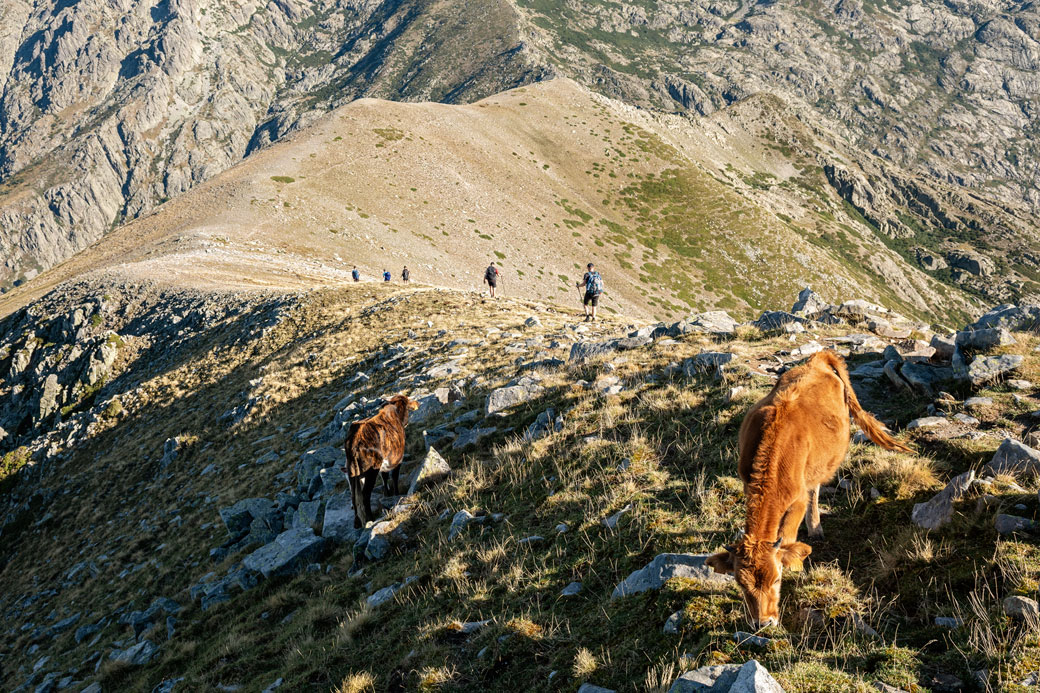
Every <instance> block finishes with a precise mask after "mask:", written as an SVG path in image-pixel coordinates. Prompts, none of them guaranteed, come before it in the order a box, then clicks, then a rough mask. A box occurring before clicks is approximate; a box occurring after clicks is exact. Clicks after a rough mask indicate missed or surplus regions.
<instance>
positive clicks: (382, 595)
mask: <svg viewBox="0 0 1040 693" xmlns="http://www.w3.org/2000/svg"><path fill="white" fill-rule="evenodd" d="M418 579H419V578H418V576H416V575H410V576H408V577H406V578H405V579H404V580H402V581H401V582H395V583H394V584H392V585H387V586H386V587H384V588H383V589H381V590H377V591H376V592H373V593H372V594H370V595H369V596H368V597H366V598H365V601H366V602H368V605H369V606H371V607H377V606H382V605H383V604H386V603H387V602H388V601H390V600H391V599H393V598H394V595H395V594H397V593H398V592H400V591H401V590H403V589H404V588H405V587H407V586H408V585H410V584H412V583H413V582H415V581H416V580H418Z"/></svg>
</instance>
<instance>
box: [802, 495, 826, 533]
mask: <svg viewBox="0 0 1040 693" xmlns="http://www.w3.org/2000/svg"><path fill="white" fill-rule="evenodd" d="M805 529H806V531H807V532H808V533H809V536H810V537H822V536H823V525H822V524H820V485H819V484H817V485H816V486H813V487H812V488H810V489H809V508H808V510H806V512H805Z"/></svg>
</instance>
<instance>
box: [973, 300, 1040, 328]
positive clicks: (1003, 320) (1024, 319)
mask: <svg viewBox="0 0 1040 693" xmlns="http://www.w3.org/2000/svg"><path fill="white" fill-rule="evenodd" d="M1038 324H1040V306H1035V305H1022V306H1016V305H1013V304H1010V303H1005V304H1004V305H1000V306H996V307H994V308H991V309H990V310H989V311H987V312H986V313H985V314H984V315H983V316H982V317H981V318H979V319H978V320H976V321H975V322H973V323H972V324H970V325H968V326H967V327H966V328H965V329H967V330H981V329H985V328H987V327H1004V328H1006V329H1008V330H1011V331H1012V332H1022V331H1026V330H1032V329H1035V328H1036V326H1037V325H1038Z"/></svg>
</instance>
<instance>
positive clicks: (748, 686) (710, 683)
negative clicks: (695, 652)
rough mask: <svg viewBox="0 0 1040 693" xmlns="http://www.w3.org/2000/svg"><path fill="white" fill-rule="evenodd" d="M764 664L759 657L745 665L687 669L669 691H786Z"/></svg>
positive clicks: (678, 692) (760, 692)
mask: <svg viewBox="0 0 1040 693" xmlns="http://www.w3.org/2000/svg"><path fill="white" fill-rule="evenodd" d="M783 691H784V689H783V688H781V686H780V684H779V683H777V681H776V679H774V678H773V677H772V676H771V675H770V673H769V672H768V671H766V669H765V667H763V666H762V665H761V664H759V663H758V661H757V660H754V659H752V660H749V661H747V662H745V663H744V664H743V665H740V664H722V665H716V666H709V667H701V668H700V669H696V670H694V671H687V672H686V673H684V674H683V675H682V676H680V677H679V678H678V679H677V680H676V681H675V683H674V684H672V687H671V688H670V689H668V693H707V692H710V693H727V692H729V693H783Z"/></svg>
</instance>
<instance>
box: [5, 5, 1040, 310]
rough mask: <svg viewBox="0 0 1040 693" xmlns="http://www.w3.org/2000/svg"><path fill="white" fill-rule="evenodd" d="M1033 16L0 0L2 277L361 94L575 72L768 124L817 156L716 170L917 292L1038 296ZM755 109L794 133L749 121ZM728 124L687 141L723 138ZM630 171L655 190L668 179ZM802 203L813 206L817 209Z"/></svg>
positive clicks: (775, 212) (509, 83)
mask: <svg viewBox="0 0 1040 693" xmlns="http://www.w3.org/2000/svg"><path fill="white" fill-rule="evenodd" d="M1038 38H1040V12H1038V11H1037V9H1036V8H1035V7H1033V6H1032V5H1019V4H1011V3H1002V2H984V1H980V2H957V1H955V0H951V1H949V2H942V3H940V2H926V3H917V4H910V3H901V2H888V3H883V2H860V1H858V0H839V1H838V2H837V3H829V2H828V3H822V2H813V1H805V2H799V3H758V4H751V3H741V2H738V1H736V0H716V1H714V2H703V1H701V0H695V1H694V2H684V3H671V2H657V3H649V2H643V3H634V4H618V3H608V2H591V1H585V0H569V1H568V2H565V3H550V2H545V1H544V0H524V1H523V2H519V3H512V2H508V1H505V0H501V1H499V0H479V1H477V2H467V3H448V2H433V3H420V2H417V1H416V2H407V1H406V2H366V3H362V2H357V3H345V2H309V3H308V2H292V1H289V0H286V1H282V2H273V3H269V4H261V3H245V4H242V3H234V4H233V3H223V2H216V3H205V4H202V3H195V2H189V1H180V2H176V1H172V0H164V1H163V2H160V3H158V4H154V5H153V4H146V3H135V2H126V3H124V4H122V5H118V6H116V5H111V4H110V3H103V2H99V1H97V0H80V1H79V2H69V1H66V0H61V1H60V2H54V1H49V2H42V1H41V2H34V3H29V2H22V1H19V0H14V1H13V2H7V3H5V4H4V5H3V7H2V8H0V80H2V83H3V87H2V89H3V96H2V99H0V261H2V263H3V264H2V266H0V285H2V286H4V287H10V286H11V285H12V284H15V283H21V282H22V281H24V280H26V279H28V278H31V277H33V276H35V275H36V274H37V273H38V272H39V271H41V270H44V269H47V268H49V267H51V266H53V265H54V264H56V263H58V262H61V261H62V260H64V259H66V258H68V257H70V256H71V255H72V254H74V253H75V252H77V251H78V250H80V249H82V248H84V247H86V246H88V245H90V244H91V243H93V242H94V241H96V240H97V239H98V238H100V237H101V236H102V235H104V234H105V233H107V232H108V231H111V230H112V229H115V228H117V227H119V226H121V225H123V224H124V223H125V222H127V221H128V220H131V219H134V218H137V217H139V216H141V215H142V214H145V213H147V212H150V211H151V210H153V209H154V208H155V207H157V206H158V205H160V204H161V203H163V202H165V201H167V200H169V199H172V198H175V197H177V196H179V195H181V194H182V193H184V192H186V191H187V190H189V189H191V188H193V187H194V186H196V185H198V184H199V183H200V182H202V181H205V180H207V179H210V178H212V177H214V176H216V175H217V174H219V173H220V172H222V171H224V170H226V169H228V168H229V167H231V166H232V165H234V164H235V163H236V162H238V161H241V160H242V159H243V158H246V157H248V156H250V155H251V154H253V153H254V152H257V151H259V150H261V149H263V148H264V147H265V146H266V145H267V144H269V143H270V142H272V141H276V140H280V139H283V138H284V137H285V136H286V135H287V134H288V133H291V132H293V131H296V130H299V129H300V128H302V127H304V126H306V125H308V124H310V123H313V122H315V121H316V119H318V118H320V117H321V115H322V114H324V113H326V112H327V111H329V110H330V109H333V108H336V107H339V106H342V105H343V104H345V103H347V102H349V101H352V100H354V99H356V98H358V97H361V96H376V97H380V98H385V99H391V100H401V101H425V100H432V101H442V102H448V103H466V102H472V101H475V100H477V99H479V98H483V97H486V96H488V95H490V94H494V93H497V92H499V91H502V90H504V89H508V88H512V87H516V86H520V85H525V84H530V83H533V82H537V81H542V80H545V79H547V78H550V77H554V76H569V77H572V78H573V79H575V80H576V81H577V82H578V83H580V84H582V85H584V86H585V87H587V88H589V89H591V90H593V91H597V92H600V93H602V94H605V95H608V96H610V97H612V98H615V99H619V100H621V101H623V102H626V103H628V104H631V105H633V106H638V107H642V108H645V109H650V110H654V111H663V112H676V113H679V114H680V115H681V116H682V118H681V119H677V120H675V121H674V122H672V124H671V125H669V127H670V128H673V129H675V130H682V129H683V128H684V127H687V126H688V127H689V128H690V132H692V133H698V132H700V133H704V132H708V131H711V130H713V129H717V128H718V127H725V125H724V123H725V122H726V121H727V120H728V119H730V118H731V116H730V115H725V116H723V117H722V118H721V119H719V117H718V114H719V112H720V111H721V112H723V113H726V112H727V111H729V110H731V109H732V108H734V106H737V107H739V108H743V111H742V112H740V113H739V114H738V115H736V116H733V117H735V119H736V120H737V121H739V122H740V123H741V127H742V129H743V131H744V132H745V133H747V134H749V135H751V139H749V140H748V141H746V142H741V141H740V140H739V137H728V138H726V139H727V141H726V142H725V144H724V146H725V147H729V148H730V151H732V150H733V148H737V149H746V150H747V151H748V152H750V151H751V150H752V149H754V147H756V146H758V145H759V144H762V142H760V141H759V139H760V138H764V140H763V141H764V142H771V146H772V147H773V148H774V151H775V153H776V154H777V155H778V156H779V157H782V158H788V159H790V160H791V166H800V167H801V168H799V169H798V170H797V171H795V170H791V169H785V170H783V171H777V170H771V169H769V167H767V166H763V167H761V168H759V169H754V166H755V163H754V162H755V157H748V156H745V157H744V159H745V160H746V161H747V162H748V165H750V166H751V167H752V169H751V170H749V171H744V172H742V173H741V175H742V176H744V178H746V180H743V181H740V182H739V183H735V182H734V181H735V180H736V174H734V176H733V179H734V180H733V181H726V180H725V178H724V177H723V176H720V175H719V174H718V173H715V172H712V173H711V175H712V176H716V177H718V178H720V180H723V184H724V185H730V186H734V185H735V186H737V187H739V188H741V189H746V190H745V192H746V193H747V194H746V195H745V196H746V197H749V198H750V197H753V198H754V202H755V205H756V206H758V207H759V208H761V209H763V210H765V211H766V212H767V213H768V214H769V216H771V217H773V218H775V219H776V220H778V221H777V223H779V224H780V226H781V227H785V228H786V227H790V228H792V229H793V228H794V227H797V228H798V229H800V230H801V231H794V232H795V233H803V235H805V236H806V238H808V239H809V241H810V242H811V243H813V244H815V246H816V247H820V248H825V249H826V252H827V253H829V254H830V255H832V256H834V255H835V254H837V255H839V256H849V257H852V256H856V255H857V253H859V254H862V253H861V252H860V251H854V250H853V249H854V247H859V246H860V245H861V244H862V247H863V248H867V247H871V245H876V246H877V247H878V248H883V249H884V252H881V251H879V252H871V253H867V254H866V255H869V257H871V258H873V259H872V260H870V261H868V262H867V264H866V265H862V267H864V268H865V269H866V270H867V271H873V272H879V270H877V266H881V265H884V266H886V267H887V269H886V270H885V272H887V273H888V274H891V275H894V274H895V273H894V272H893V271H892V269H891V268H892V267H897V268H898V269H899V273H901V274H904V275H907V276H915V277H916V276H918V275H921V276H923V274H922V272H921V270H923V271H924V272H926V273H928V274H930V275H931V276H932V279H927V280H917V279H915V280H913V281H910V282H909V283H910V284H914V282H917V283H918V284H920V285H921V286H920V288H919V289H915V291H916V293H917V294H918V295H917V297H913V296H912V292H910V291H908V290H907V285H904V286H901V287H899V288H896V287H895V286H891V285H888V284H886V285H887V286H889V287H890V290H894V291H896V292H897V293H899V292H903V293H904V294H905V296H904V297H903V298H901V299H900V300H901V301H902V302H904V303H906V304H909V305H915V304H916V307H917V310H918V311H924V312H932V313H935V312H941V311H938V306H939V305H940V304H942V305H947V304H948V305H949V306H953V305H954V304H956V305H957V306H959V307H958V310H961V309H966V308H967V307H968V306H970V305H971V302H972V301H973V300H975V298H981V299H983V300H985V301H988V302H994V301H998V300H1011V299H1016V298H1020V297H1023V296H1035V295H1037V293H1038V287H1040V285H1038V284H1037V283H1036V280H1038V279H1040V242H1038V238H1037V227H1036V225H1035V224H1034V223H1033V222H1032V217H1033V215H1034V213H1035V212H1036V211H1037V209H1038V207H1040V189H1038V186H1037V175H1036V173H1037V162H1038V161H1040V157H1038V153H1037V144H1036V128H1037V122H1038V120H1037V117H1036V108H1037V103H1038V101H1037V96H1038V94H1040V78H1038V77H1037V76H1036V75H1037V67H1038V63H1040V42H1038ZM749 103H750V104H754V105H750V106H748V105H745V106H743V107H742V106H741V104H749ZM763 104H769V106H768V108H766V107H764V106H763ZM755 109H758V110H760V111H762V112H763V113H768V114H770V115H769V118H771V119H774V120H775V121H776V123H784V124H785V125H784V127H783V128H782V131H783V133H784V136H789V137H793V138H795V139H790V140H778V139H776V137H777V136H778V135H779V134H781V133H780V132H774V131H772V130H773V128H766V127H764V125H765V123H766V120H763V121H762V123H761V125H762V127H757V126H756V127H752V126H753V125H754V123H753V122H752V121H750V120H748V116H747V113H749V112H751V111H753V110H755ZM709 116H712V117H715V120H705V119H706V118H708V117H709ZM684 119H685V120H686V121H692V122H689V123H688V125H687V124H684ZM720 123H722V124H723V125H719V124H720ZM541 125H542V124H538V126H539V128H540V127H541ZM530 127H534V124H531V125H530ZM752 131H753V132H752ZM795 133H802V135H797V134H795ZM556 134H557V136H560V137H564V138H566V137H567V135H568V133H567V132H565V131H560V132H557V133H556ZM720 136H725V132H724V131H720ZM799 137H801V139H797V138H799ZM770 138H773V140H770ZM560 144H561V146H562V144H563V143H562V142H561V143H560ZM711 146H714V145H712V144H711V143H710V142H707V143H706V144H705V145H704V147H707V148H702V149H701V151H700V153H699V154H696V155H692V154H690V153H689V152H683V153H682V156H683V157H685V158H686V159H688V160H690V161H700V162H701V163H704V162H705V161H706V160H708V159H711V160H715V161H716V162H717V161H721V160H722V159H724V158H725V156H724V155H723V153H722V152H721V150H720V151H716V152H712V151H710V147H711ZM677 151H681V149H680V150H677ZM506 155H507V156H508V155H509V154H508V153H506ZM799 162H800V163H799ZM774 163H775V162H774ZM730 165H732V166H735V164H732V163H731V164H730ZM722 170H723V171H725V167H724V166H723V169H722ZM272 175H277V174H276V173H274V174H272ZM631 192H632V198H633V204H634V205H635V206H636V208H639V207H640V206H641V203H640V200H639V197H640V196H641V195H651V196H652V195H653V192H654V191H653V190H649V189H642V190H633V191H631ZM814 196H816V197H820V199H821V201H820V202H807V200H810V199H811V198H813V197H814ZM833 199H839V200H840V201H841V205H842V208H841V209H840V210H839V211H840V212H841V213H840V214H837V215H836V214H835V211H834V209H832V208H833V205H832V204H831V203H830V202H828V200H830V201H833ZM792 200H795V201H796V202H792ZM799 200H800V201H799ZM792 204H795V205H796V206H799V207H800V208H805V209H812V205H815V207H816V208H817V209H814V210H812V211H813V214H815V215H816V216H817V220H816V223H814V224H806V223H799V222H798V221H797V219H796V217H795V216H794V215H792V214H791V213H790V212H791V209H790V207H791V205H792ZM807 204H808V205H810V206H809V207H806V206H805V205H807ZM449 206H450V205H449ZM642 206H646V205H642ZM828 215H829V218H828ZM664 216H667V214H665V215H664ZM442 221H445V222H447V221H457V220H451V219H444V220H442ZM841 225H844V226H845V227H848V229H850V230H845V228H842V226H841ZM825 227H826V228H825ZM639 228H642V229H643V230H644V231H646V232H648V233H662V234H664V235H663V236H661V238H660V239H658V240H662V239H663V240H667V239H668V238H669V237H668V235H667V234H668V233H669V232H668V230H667V229H665V228H663V227H661V226H660V225H655V224H647V223H645V220H644V223H641V224H637V229H635V230H633V229H625V230H623V231H622V232H619V234H620V235H626V234H630V233H633V232H635V233H642V232H641V231H638V229H639ZM403 230H405V231H408V230H409V229H403ZM850 234H851V235H850ZM810 236H811V238H809V237H810ZM626 237H627V238H628V240H629V241H631V240H633V238H632V237H631V236H626ZM848 239H854V240H848ZM879 241H880V242H879ZM654 242H655V243H656V242H657V241H654ZM665 245H666V246H667V245H668V243H665ZM751 245H754V243H753V242H752V243H751ZM673 251H674V249H673ZM676 256H677V257H678V256H679V255H678V254H677V255H676ZM864 257H866V256H864ZM857 262H859V260H857ZM872 264H873V265H874V267H873V268H871V265H872ZM889 266H890V267H889ZM883 273H884V272H881V273H880V274H883ZM880 274H879V276H880ZM850 281H851V280H850ZM908 281H909V280H908ZM861 283H862V285H863V286H864V287H865V288H867V289H869V288H870V287H871V286H873V284H872V281H866V280H864V281H862V282H861ZM882 284H885V282H882ZM933 284H934V285H939V286H945V287H946V288H945V289H942V290H941V291H945V292H946V293H947V294H948V296H947V297H940V294H939V293H936V292H937V291H940V290H935V289H929V290H928V291H923V288H924V287H926V286H927V287H931V286H932V285H933ZM676 290H677V291H679V288H678V287H677V288H676ZM693 291H694V293H692V294H689V293H688V294H687V298H686V300H684V301H683V303H695V302H697V301H696V297H697V296H698V295H700V294H699V293H698V292H699V291H701V290H700V289H694V290H693ZM705 291H707V290H705ZM929 291H930V292H932V293H935V296H936V297H939V298H940V299H941V300H938V299H933V297H931V296H930V295H928V294H929ZM726 292H730V288H727V289H726ZM868 293H869V291H868ZM703 295H704V296H705V297H707V298H711V296H712V292H711V291H707V293H704V294H703ZM716 298H717V296H716ZM668 300H670V301H672V304H673V305H672V307H671V308H670V309H669V310H672V309H677V308H678V307H679V303H676V302H675V300H674V297H672V298H671V299H668ZM712 300H714V299H712ZM936 300H938V302H936ZM702 302H703V301H702ZM708 302H711V301H708ZM741 302H744V300H743V299H740V300H739V301H738V303H741ZM753 302H754V301H747V303H748V304H751V303H753ZM770 302H771V303H772V301H770Z"/></svg>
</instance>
